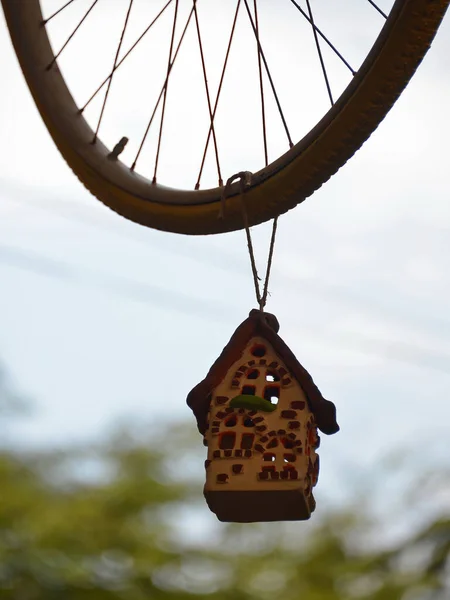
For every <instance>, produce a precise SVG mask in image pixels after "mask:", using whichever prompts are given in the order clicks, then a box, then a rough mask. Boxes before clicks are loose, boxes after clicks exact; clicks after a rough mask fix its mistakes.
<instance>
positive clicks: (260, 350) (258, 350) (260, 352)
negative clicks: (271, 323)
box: [250, 344, 267, 358]
mask: <svg viewBox="0 0 450 600" xmlns="http://www.w3.org/2000/svg"><path fill="white" fill-rule="evenodd" d="M250 352H251V353H252V355H253V356H257V357H258V358H262V357H263V356H265V354H266V352H267V350H266V347H265V346H263V344H255V345H254V346H253V348H252V349H251V350H250Z"/></svg>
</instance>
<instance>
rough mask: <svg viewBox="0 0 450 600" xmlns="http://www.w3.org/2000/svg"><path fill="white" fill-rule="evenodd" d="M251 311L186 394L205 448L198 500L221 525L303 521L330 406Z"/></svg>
mask: <svg viewBox="0 0 450 600" xmlns="http://www.w3.org/2000/svg"><path fill="white" fill-rule="evenodd" d="M278 329H279V325H278V321H277V319H276V317H275V316H274V315H271V314H268V313H263V312H261V311H259V310H252V311H251V312H250V315H249V318H248V319H246V320H245V321H244V322H243V323H242V324H241V325H240V326H239V327H238V328H237V330H236V331H235V333H234V334H233V336H232V337H231V339H230V341H229V343H228V344H227V346H226V347H225V348H224V350H223V352H222V354H221V355H220V356H219V358H218V359H217V360H216V362H215V363H214V365H213V366H212V367H211V369H210V371H209V373H208V375H207V376H206V378H205V379H204V380H203V381H202V382H200V383H199V384H198V385H197V386H196V387H195V388H194V389H193V390H192V391H191V392H190V394H189V396H188V398H187V403H188V405H189V406H190V407H191V408H192V410H193V412H194V414H195V416H196V418H197V423H198V428H199V430H200V432H201V433H202V434H203V436H204V444H205V445H206V446H207V448H208V457H207V460H206V461H205V468H206V484H205V487H204V495H205V498H206V501H207V503H208V505H209V508H210V509H211V510H212V511H213V512H214V513H215V514H216V515H217V517H218V519H219V520H221V521H233V522H253V521H291V520H304V519H309V517H310V516H311V513H312V512H313V510H314V509H315V500H314V496H313V488H314V486H315V485H316V483H317V480H318V476H319V456H318V454H317V448H318V447H319V443H320V438H319V435H318V429H320V430H321V431H322V432H323V433H325V434H332V433H336V432H337V431H338V430H339V426H338V424H337V422H336V408H335V406H334V404H333V403H332V402H330V401H329V400H325V398H323V396H322V395H321V393H320V392H319V390H318V389H317V387H316V385H315V384H314V382H313V380H312V379H311V376H310V375H309V373H308V372H307V371H306V370H305V369H304V368H303V367H302V365H301V364H300V363H299V362H298V360H297V359H296V358H295V356H294V354H293V353H292V352H291V350H290V349H289V348H288V347H287V345H286V344H285V343H284V342H283V340H282V339H281V337H280V336H279V335H278Z"/></svg>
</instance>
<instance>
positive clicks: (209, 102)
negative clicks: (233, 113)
mask: <svg viewBox="0 0 450 600" xmlns="http://www.w3.org/2000/svg"><path fill="white" fill-rule="evenodd" d="M193 4H194V16H195V25H196V29H197V37H198V47H199V50H200V57H201V60H202V69H203V80H204V82H205V90H206V99H207V101H208V110H209V119H210V123H211V129H212V136H213V144H214V151H215V154H216V166H217V176H218V179H219V187H222V186H223V180H222V174H221V172H220V161H219V151H218V148H217V139H216V130H215V128H214V117H213V112H212V108H211V97H210V94H209V86H208V77H207V75H206V64H205V56H204V53H203V44H202V38H201V34H200V24H199V22H198V13H197V0H193Z"/></svg>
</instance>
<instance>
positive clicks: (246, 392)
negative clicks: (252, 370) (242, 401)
mask: <svg viewBox="0 0 450 600" xmlns="http://www.w3.org/2000/svg"><path fill="white" fill-rule="evenodd" d="M255 392H256V387H255V386H254V385H243V386H242V395H243V396H254V395H255Z"/></svg>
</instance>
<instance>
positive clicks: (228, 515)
mask: <svg viewBox="0 0 450 600" xmlns="http://www.w3.org/2000/svg"><path fill="white" fill-rule="evenodd" d="M204 496H205V498H206V502H207V503H208V506H209V508H210V510H211V511H212V512H213V513H215V514H216V516H217V518H218V519H219V521H224V522H230V523H258V522H266V521H306V520H307V519H309V518H310V516H311V513H312V512H313V511H314V509H315V507H316V502H315V500H314V497H313V496H312V494H310V495H309V496H305V494H304V493H303V489H301V488H297V489H289V490H271V491H263V492H261V491H256V490H255V491H250V490H249V491H244V490H243V491H225V490H224V491H222V490H204Z"/></svg>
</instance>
